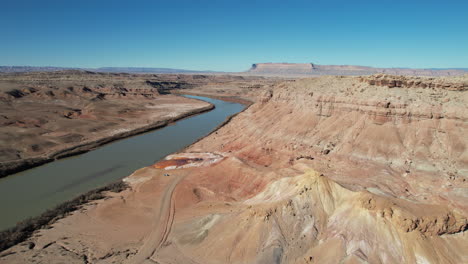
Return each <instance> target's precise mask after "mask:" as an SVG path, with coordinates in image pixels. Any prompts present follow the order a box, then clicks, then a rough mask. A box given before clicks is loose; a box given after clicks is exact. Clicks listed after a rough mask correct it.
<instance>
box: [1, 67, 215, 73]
mask: <svg viewBox="0 0 468 264" xmlns="http://www.w3.org/2000/svg"><path fill="white" fill-rule="evenodd" d="M62 70H86V71H93V72H116V73H203V72H210V71H192V70H183V69H170V68H145V67H102V68H77V67H47V66H46V67H33V66H0V72H7V73H14V72H52V71H62Z"/></svg>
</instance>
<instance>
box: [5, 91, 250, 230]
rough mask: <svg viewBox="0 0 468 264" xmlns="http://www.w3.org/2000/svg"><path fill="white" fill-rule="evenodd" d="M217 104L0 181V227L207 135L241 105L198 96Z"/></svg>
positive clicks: (130, 171) (114, 179)
mask: <svg viewBox="0 0 468 264" xmlns="http://www.w3.org/2000/svg"><path fill="white" fill-rule="evenodd" d="M187 97H190V98H196V99H201V100H204V101H207V102H210V103H212V104H214V105H215V106H216V108H215V109H214V110H212V111H210V112H207V113H203V114H200V115H197V116H194V117H191V118H187V119H184V120H181V121H178V122H177V123H175V124H174V125H170V126H167V127H164V128H161V129H158V130H155V131H152V132H148V133H145V134H141V135H137V136H133V137H130V138H126V139H122V140H119V141H116V142H113V143H110V144H108V145H105V146H102V147H100V148H98V149H96V150H93V151H90V152H87V153H85V154H81V155H78V156H74V157H70V158H66V159H61V160H58V161H54V162H52V163H48V164H45V165H43V166H40V167H36V168H33V169H29V170H26V171H23V172H20V173H16V174H14V175H11V176H8V177H6V178H3V179H0V230H3V229H5V228H8V227H11V226H14V225H15V224H16V222H18V221H21V220H24V219H26V218H28V217H31V216H37V215H39V214H41V213H42V212H44V211H46V210H47V209H50V208H53V207H54V206H56V205H58V204H60V203H62V202H64V201H67V200H70V199H72V198H74V197H76V196H78V195H80V194H82V193H85V192H87V191H89V190H92V189H95V188H98V187H101V186H104V185H106V184H109V183H111V182H114V181H116V180H118V179H122V178H123V177H125V176H128V175H130V174H131V173H132V172H134V171H135V170H137V169H139V168H142V167H145V166H148V165H151V164H153V163H155V162H156V161H158V160H160V159H162V158H164V157H165V156H167V155H169V154H171V153H173V152H176V151H178V150H181V149H182V148H184V147H186V146H188V145H190V144H191V143H193V142H195V141H196V140H197V139H199V138H201V137H203V136H205V135H207V134H208V133H209V132H211V131H212V130H213V129H214V128H216V126H218V125H219V124H220V123H222V122H223V121H224V120H225V119H226V118H227V117H228V116H230V115H232V114H235V113H237V112H240V111H241V110H242V109H243V108H244V106H243V105H241V104H237V103H230V102H225V101H221V100H215V99H211V98H206V97H200V96H187Z"/></svg>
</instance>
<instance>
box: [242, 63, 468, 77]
mask: <svg viewBox="0 0 468 264" xmlns="http://www.w3.org/2000/svg"><path fill="white" fill-rule="evenodd" d="M248 73H249V74H254V75H265V76H269V75H270V76H287V75H290V76H314V75H315V76H316V75H371V74H376V73H384V74H393V75H413V76H453V75H464V74H468V70H467V69H460V68H459V69H411V68H374V67H367V66H357V65H317V64H314V63H256V64H253V65H252V67H251V68H250V70H249V71H248Z"/></svg>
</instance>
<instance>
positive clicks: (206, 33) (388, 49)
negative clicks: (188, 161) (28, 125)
mask: <svg viewBox="0 0 468 264" xmlns="http://www.w3.org/2000/svg"><path fill="white" fill-rule="evenodd" d="M0 25H1V26H0V65H31V66H69V67H103V66H116V67H167V68H182V69H193V70H221V71H243V70H247V69H248V68H249V67H250V65H251V64H252V63H256V62H313V63H317V64H340V65H343V64H353V65H366V66H375V67H412V68H448V67H459V68H462V67H463V68H468V1H466V0H464V1H461V0H460V1H450V0H446V1H442V0H441V1H432V0H426V1H419V0H415V1H411V0H406V1H399V0H393V1H391V0H383V1H378V0H374V1H359V0H354V1H352V0H347V1H344V0H343V1H340V0H328V1H325V0H323V1H322V0H316V1H314V0H310V1H286V0H284V1H274V0H270V1H256V0H250V1H233V0H232V1H227V0H217V1H207V0H206V1H205V0H193V1H181V0H168V1H163V0H160V1H158V0H153V1H119V0H113V1H110V0H109V1H107V0H92V1H91V0H80V1H71V0H69V1H66V0H55V1H52V0H42V1H39V0H31V1H26V0H1V1H0Z"/></svg>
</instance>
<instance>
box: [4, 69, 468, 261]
mask: <svg viewBox="0 0 468 264" xmlns="http://www.w3.org/2000/svg"><path fill="white" fill-rule="evenodd" d="M30 74H31V73H28V74H21V75H18V76H21V79H25V78H26V77H27V78H31V77H30ZM68 74H71V73H53V74H49V75H47V76H52V77H53V76H67V75H68ZM34 75H35V74H33V76H34ZM73 75H74V76H75V78H76V76H79V78H82V79H85V80H87V79H88V78H90V79H92V78H94V77H92V76H94V75H93V74H91V73H83V72H80V73H76V72H74V73H73ZM8 76H9V75H8ZM18 76H16V77H15V78H17V79H18V78H20V77H18ZM102 76H104V77H107V76H112V75H107V74H104V75H102ZM52 77H50V78H52ZM11 78H12V77H8V78H7V77H4V76H2V79H3V80H11ZM62 78H64V77H60V79H62ZM100 78H103V77H100ZM112 78H113V79H118V78H122V79H123V80H126V83H128V82H130V81H129V80H133V82H135V83H138V87H144V88H140V90H134V94H128V95H126V97H127V98H125V99H122V97H123V96H122V95H121V94H120V93H119V92H117V91H113V89H109V88H108V89H104V88H102V90H100V91H102V92H101V93H104V91H106V94H105V96H100V95H99V93H98V92H97V91H99V90H98V89H99V88H96V86H92V85H90V84H87V85H86V87H89V89H90V90H91V91H92V92H89V93H91V94H92V96H91V95H88V94H87V93H86V92H84V93H83V92H82V90H83V87H81V86H80V89H77V88H74V89H66V88H65V89H63V90H60V89H55V90H54V89H52V88H44V91H43V92H40V90H39V88H35V89H36V90H38V91H37V92H34V93H31V92H28V91H29V90H27V91H24V89H25V88H22V89H23V90H21V89H20V88H16V89H17V90H18V92H16V94H20V93H21V94H26V93H28V94H27V95H24V96H22V97H21V98H18V97H19V96H13V95H11V93H6V94H10V97H5V96H4V98H6V99H4V100H10V101H13V100H18V101H19V102H21V100H27V98H28V97H29V96H39V95H40V94H42V93H43V94H47V91H53V92H54V94H59V93H60V91H62V93H63V94H68V93H65V91H69V93H70V95H68V96H76V97H79V98H80V102H82V104H81V105H79V104H77V105H73V106H67V107H68V108H65V107H64V106H61V108H58V109H60V110H56V112H54V113H53V114H54V115H55V116H56V118H59V117H60V118H62V119H63V122H70V124H72V123H71V122H72V121H73V120H75V119H78V120H80V119H84V120H88V119H89V118H94V120H97V121H99V123H98V124H99V125H100V126H102V124H104V123H111V122H112V120H113V119H114V118H115V119H117V118H126V120H132V118H135V117H138V118H137V119H138V120H142V119H143V120H145V122H144V123H145V124H147V123H148V121H147V120H158V121H159V120H164V119H160V117H161V116H162V115H163V114H161V111H163V112H162V113H170V112H173V111H174V109H178V110H179V112H178V114H182V115H183V114H185V113H187V112H189V111H194V110H193V109H205V108H208V107H209V105H207V104H204V103H200V102H197V101H193V100H189V99H186V98H180V97H178V96H175V95H173V94H172V93H176V94H180V93H186V94H195V95H204V96H211V97H220V98H221V97H222V96H227V98H229V99H230V100H232V99H233V98H234V99H235V100H241V101H242V100H243V101H250V102H251V103H250V104H249V106H248V108H247V109H245V110H244V111H242V112H241V113H239V114H237V115H235V116H233V117H232V118H230V119H228V120H227V121H226V122H225V123H224V125H222V126H221V127H220V128H219V129H217V130H216V131H214V132H212V133H211V134H210V135H208V136H207V137H205V138H203V139H201V140H199V141H197V142H195V143H194V144H192V145H190V146H188V147H187V148H185V149H183V150H181V151H179V152H177V153H175V154H172V155H169V156H167V157H166V158H165V159H163V160H161V161H158V162H156V163H155V164H153V165H149V166H147V167H144V168H141V169H139V170H137V171H135V172H134V173H133V174H131V175H129V176H128V177H126V178H124V179H123V182H124V183H125V187H124V188H122V189H121V190H119V191H118V192H105V195H104V196H105V197H106V198H105V199H98V200H93V201H91V202H89V203H85V204H83V205H80V206H79V208H78V209H77V210H75V211H73V212H70V213H69V214H66V215H65V216H64V217H63V218H61V219H55V220H54V221H52V222H51V223H50V225H47V228H45V229H44V228H42V229H41V228H39V229H37V230H35V231H34V232H32V233H31V235H30V236H29V237H28V238H27V239H25V240H24V241H22V242H20V243H19V244H17V245H15V246H13V247H10V248H8V249H6V250H4V251H3V252H2V253H1V255H0V263H454V264H455V263H466V262H468V254H467V250H466V247H467V245H468V236H467V232H466V230H467V229H468V207H467V205H468V195H467V190H468V181H467V179H468V150H467V144H468V137H467V136H466V135H467V131H468V124H467V121H468V112H467V110H468V109H467V107H466V106H467V105H468V93H467V90H468V75H460V76H452V77H414V76H401V75H386V74H375V75H368V76H321V77H312V78H310V77H309V78H297V79H293V78H287V79H284V78H283V79H281V78H274V79H270V78H266V77H252V76H247V77H246V76H244V77H242V76H241V77H236V76H224V75H223V76H217V75H214V76H205V77H199V76H198V77H197V75H183V76H175V75H174V76H172V75H168V76H153V75H136V76H133V75H130V76H126V77H122V76H120V75H118V76H115V77H114V76H113V77H112ZM168 78H171V79H172V82H173V83H172V84H171V85H168V84H167V82H168V81H167V79H168ZM155 79H158V81H156V80H155ZM161 79H165V82H166V84H165V85H164V86H163V87H160V88H159V89H155V88H154V87H159V86H158V85H159V84H156V83H158V82H161ZM142 80H146V81H142ZM80 83H83V82H81V81H80ZM143 84H144V85H143ZM22 85H25V84H24V81H22ZM77 85H78V83H76V84H75V86H74V87H76V86H77ZM80 85H81V84H80ZM83 85H84V84H83ZM140 85H141V86H140ZM66 86H68V84H67V85H66ZM161 86H162V85H161ZM28 87H30V89H32V87H31V85H29V86H28ZM33 87H36V86H33ZM129 87H130V86H129ZM220 87H228V88H223V89H221V90H220ZM162 88H163V89H162ZM114 89H115V88H114ZM76 90H79V91H80V93H78V92H76ZM127 90H130V89H127ZM119 91H120V90H119ZM130 91H132V90H130ZM143 91H144V92H143ZM149 91H153V92H151V93H150V92H149ZM82 93H83V94H82ZM166 93H167V94H168V95H166ZM35 94H37V95H35ZM145 94H146V95H147V96H145ZM43 96H44V97H45V98H50V96H49V97H47V95H43ZM63 96H64V97H65V95H63ZM99 97H104V98H101V99H96V100H101V101H102V100H109V101H110V102H108V103H107V104H109V106H107V104H103V105H102V106H98V105H96V106H93V103H92V101H93V99H95V98H99ZM147 97H150V98H151V99H148V98H147ZM159 97H160V98H159ZM107 98H109V99H107ZM114 98H115V100H116V103H114V104H115V105H112V104H111V103H113V102H114V101H113V100H114ZM120 100H122V102H121V101H120ZM136 102H139V103H136ZM141 102H145V103H144V104H142V103H141ZM163 102H164V103H167V102H170V104H171V105H173V106H174V107H173V108H167V109H166V108H162V109H161V108H159V109H158V108H156V107H153V108H152V107H148V106H157V105H159V104H160V103H161V104H163ZM133 103H135V104H133ZM96 104H97V103H96ZM100 104H101V103H100ZM118 104H123V106H122V105H118ZM178 104H182V105H184V107H180V106H179V105H178ZM163 105H164V104H163ZM87 106H88V107H87ZM104 106H106V107H105V108H104ZM142 106H144V107H147V108H149V109H150V111H148V110H147V111H145V113H141V107H142ZM100 107H103V108H100ZM107 107H115V109H117V108H120V107H125V109H128V110H127V112H125V113H123V114H121V115H115V113H112V114H108V115H98V114H97V112H98V111H103V110H100V109H107ZM132 107H133V108H132ZM138 107H140V108H138ZM65 109H67V111H68V112H64V111H65ZM73 109H79V111H78V110H75V111H73ZM152 109H158V110H157V112H156V113H157V114H155V113H153V112H152ZM180 109H184V111H180ZM198 111H199V110H198ZM70 112H72V114H70V115H68V113H70ZM109 112H110V111H109ZM37 114H38V115H42V113H37ZM47 114H50V115H52V113H47ZM97 116H100V118H99V119H98V118H97ZM8 118H9V119H10V117H8ZM33 118H34V116H31V117H30V120H29V121H27V120H24V121H22V123H20V122H18V121H16V123H15V124H14V125H11V126H12V128H9V129H20V128H22V129H24V131H28V129H29V128H28V126H32V127H34V128H32V129H44V126H46V125H47V123H46V124H45V125H43V123H41V122H40V121H34V122H33V121H32V120H31V119H33ZM36 118H38V117H36ZM151 118H153V119H151ZM158 118H159V119H158ZM49 119H50V118H49ZM101 122H102V123H101ZM114 122H115V121H114ZM129 122H131V121H125V122H115V123H117V124H116V125H114V126H112V125H110V126H109V128H111V129H117V128H118V125H122V126H123V125H124V124H128V123H129ZM152 122H155V121H152ZM36 124H37V125H36ZM93 124H94V123H93ZM130 124H132V123H130ZM38 125H39V126H38ZM70 126H72V125H70ZM136 126H137V125H134V127H136ZM23 127H26V128H23ZM126 127H128V125H126ZM85 128H86V129H87V131H86V133H85V132H82V134H80V135H82V137H84V136H87V135H88V134H89V130H90V129H92V128H93V127H92V126H91V125H89V126H86V127H85ZM3 129H5V127H4V128H3ZM73 130H74V131H76V129H73ZM68 133H70V132H68ZM75 133H79V132H75ZM63 134H65V133H63ZM87 137H88V138H89V136H87ZM42 138H47V137H41V140H42ZM55 138H56V139H59V138H60V137H58V136H56V137H55ZM37 140H39V137H38V138H37V139H35V141H37ZM28 147H29V148H28ZM20 149H21V150H22V149H26V150H27V151H24V152H20ZM47 149H48V150H49V152H50V150H51V149H53V148H51V147H49V148H47ZM10 152H12V151H9V153H10ZM16 153H21V155H24V156H26V155H31V154H30V153H34V152H33V151H32V149H31V147H30V146H24V147H22V148H20V146H18V150H17V152H16ZM2 234H6V233H2Z"/></svg>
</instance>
